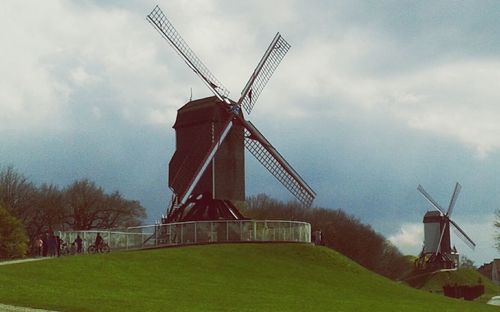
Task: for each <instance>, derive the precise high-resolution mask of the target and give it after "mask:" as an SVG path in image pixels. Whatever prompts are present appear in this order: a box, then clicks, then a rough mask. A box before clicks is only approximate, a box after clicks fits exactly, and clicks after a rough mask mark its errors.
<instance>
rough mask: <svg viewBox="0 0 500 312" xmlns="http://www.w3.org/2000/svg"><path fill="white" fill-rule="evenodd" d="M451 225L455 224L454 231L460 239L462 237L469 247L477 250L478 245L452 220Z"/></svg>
mask: <svg viewBox="0 0 500 312" xmlns="http://www.w3.org/2000/svg"><path fill="white" fill-rule="evenodd" d="M450 223H451V224H453V227H452V228H453V231H454V232H455V234H457V236H458V237H460V239H461V240H462V241H463V242H464V243H465V244H466V245H467V246H469V247H470V248H471V249H473V250H474V249H475V248H476V243H474V242H473V241H472V239H471V238H470V237H469V236H468V235H467V234H465V232H464V231H463V230H462V229H461V228H460V227H459V226H458V224H456V223H455V221H453V220H450Z"/></svg>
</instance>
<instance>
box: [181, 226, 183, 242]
mask: <svg viewBox="0 0 500 312" xmlns="http://www.w3.org/2000/svg"><path fill="white" fill-rule="evenodd" d="M183 244H184V224H181V245H183Z"/></svg>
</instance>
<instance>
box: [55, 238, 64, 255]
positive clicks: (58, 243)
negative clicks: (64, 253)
mask: <svg viewBox="0 0 500 312" xmlns="http://www.w3.org/2000/svg"><path fill="white" fill-rule="evenodd" d="M55 238H56V256H58V257H60V256H61V247H62V246H63V240H62V239H61V238H60V237H59V235H56V236H55Z"/></svg>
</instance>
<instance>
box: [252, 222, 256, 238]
mask: <svg viewBox="0 0 500 312" xmlns="http://www.w3.org/2000/svg"><path fill="white" fill-rule="evenodd" d="M252 222H253V240H254V241H256V240H257V222H256V221H255V220H253V221H252Z"/></svg>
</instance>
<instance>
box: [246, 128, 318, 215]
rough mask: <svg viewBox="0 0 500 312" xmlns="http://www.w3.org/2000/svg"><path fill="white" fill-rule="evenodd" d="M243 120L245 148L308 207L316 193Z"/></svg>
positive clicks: (255, 129)
mask: <svg viewBox="0 0 500 312" xmlns="http://www.w3.org/2000/svg"><path fill="white" fill-rule="evenodd" d="M243 122H244V125H245V147H246V148H247V150H248V151H249V152H250V153H252V155H253V156H255V158H257V160H258V161H259V162H260V163H261V164H262V165H263V166H264V167H265V168H266V169H267V170H268V171H269V172H270V173H271V174H272V175H274V177H276V179H278V181H280V182H281V184H283V186H285V187H286V188H287V189H288V190H289V191H290V193H292V194H293V195H294V196H295V197H296V198H297V199H298V200H299V201H300V202H301V203H302V204H303V205H304V206H305V207H310V206H311V204H312V202H313V200H314V197H315V196H316V193H315V192H314V191H313V190H312V189H311V188H310V187H309V185H307V183H306V182H305V181H304V180H303V179H302V178H301V177H300V175H299V174H298V173H297V172H296V171H295V170H294V169H293V168H292V167H291V166H290V165H289V164H288V162H287V161H286V160H285V159H284V158H283V157H282V156H281V155H280V154H279V153H278V151H277V150H276V149H275V148H274V147H273V146H272V145H271V143H269V141H267V139H266V138H265V137H264V136H263V135H262V134H261V133H260V132H259V131H258V130H257V128H255V126H254V125H253V124H252V123H251V122H249V121H243Z"/></svg>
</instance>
